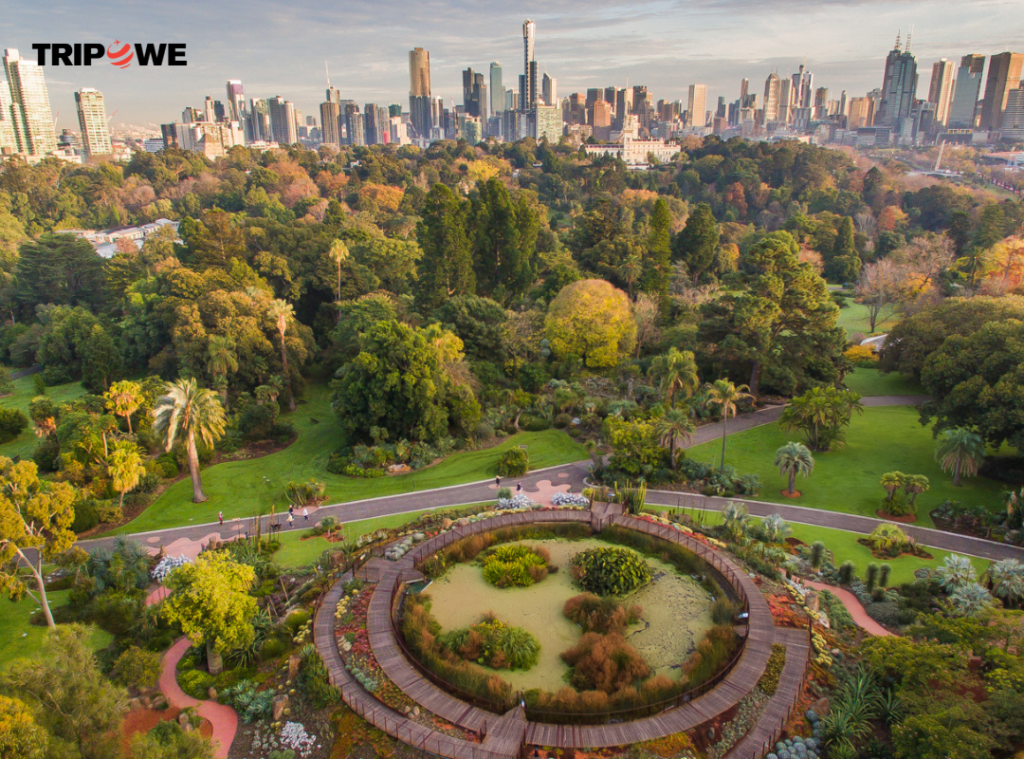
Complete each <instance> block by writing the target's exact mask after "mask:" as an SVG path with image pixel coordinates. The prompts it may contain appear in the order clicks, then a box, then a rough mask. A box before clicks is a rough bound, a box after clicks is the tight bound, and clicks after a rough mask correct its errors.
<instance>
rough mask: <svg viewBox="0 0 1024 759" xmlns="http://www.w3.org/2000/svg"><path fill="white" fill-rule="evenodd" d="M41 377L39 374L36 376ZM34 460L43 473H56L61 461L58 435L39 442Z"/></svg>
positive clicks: (48, 436) (33, 455)
mask: <svg viewBox="0 0 1024 759" xmlns="http://www.w3.org/2000/svg"><path fill="white" fill-rule="evenodd" d="M36 376H37V377H38V376H39V375H38V374H37V375H36ZM32 460H33V461H34V462H35V463H36V466H37V467H39V471H41V472H56V471H57V463H58V461H59V460H60V440H58V439H57V436H56V435H47V436H46V437H44V438H43V439H42V440H40V441H39V445H37V446H36V449H35V450H34V451H33V452H32Z"/></svg>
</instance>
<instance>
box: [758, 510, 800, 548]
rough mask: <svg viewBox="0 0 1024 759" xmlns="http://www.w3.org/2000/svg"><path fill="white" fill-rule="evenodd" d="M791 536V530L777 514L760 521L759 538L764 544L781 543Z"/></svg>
mask: <svg viewBox="0 0 1024 759" xmlns="http://www.w3.org/2000/svg"><path fill="white" fill-rule="evenodd" d="M792 534H793V528H792V527H790V526H789V523H788V522H787V521H786V520H785V519H783V518H782V517H781V516H780V515H778V514H770V515H768V516H766V517H765V518H764V519H762V520H761V537H762V539H763V540H764V542H765V543H781V542H782V541H784V540H785V539H786V538H788V537H789V536H790V535H792Z"/></svg>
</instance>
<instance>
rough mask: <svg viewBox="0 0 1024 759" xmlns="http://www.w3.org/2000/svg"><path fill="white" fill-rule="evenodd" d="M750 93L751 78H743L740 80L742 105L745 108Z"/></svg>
mask: <svg viewBox="0 0 1024 759" xmlns="http://www.w3.org/2000/svg"><path fill="white" fill-rule="evenodd" d="M749 94H750V80H749V79H741V80H740V105H741V106H742V107H744V108H746V105H745V104H746V102H747V95H749Z"/></svg>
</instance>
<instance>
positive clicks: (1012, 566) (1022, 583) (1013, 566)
mask: <svg viewBox="0 0 1024 759" xmlns="http://www.w3.org/2000/svg"><path fill="white" fill-rule="evenodd" d="M988 578H989V582H991V583H992V595H994V596H995V597H996V598H1001V599H1002V600H1003V601H1004V602H1005V603H1006V605H1007V606H1008V607H1016V606H1017V605H1018V604H1019V603H1020V602H1021V600H1024V564H1021V563H1020V562H1019V561H1017V560H1016V559H1001V560H1000V561H994V562H992V563H991V564H990V565H989V568H988Z"/></svg>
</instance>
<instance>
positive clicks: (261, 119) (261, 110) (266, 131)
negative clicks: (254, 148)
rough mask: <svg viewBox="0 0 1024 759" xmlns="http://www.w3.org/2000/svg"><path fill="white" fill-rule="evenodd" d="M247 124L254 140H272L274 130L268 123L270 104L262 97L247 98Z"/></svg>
mask: <svg viewBox="0 0 1024 759" xmlns="http://www.w3.org/2000/svg"><path fill="white" fill-rule="evenodd" d="M249 124H250V125H251V133H252V139H253V140H254V141H256V142H272V141H273V140H274V131H273V129H272V128H271V125H270V105H269V103H267V101H266V100H264V99H263V98H250V99H249Z"/></svg>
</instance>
